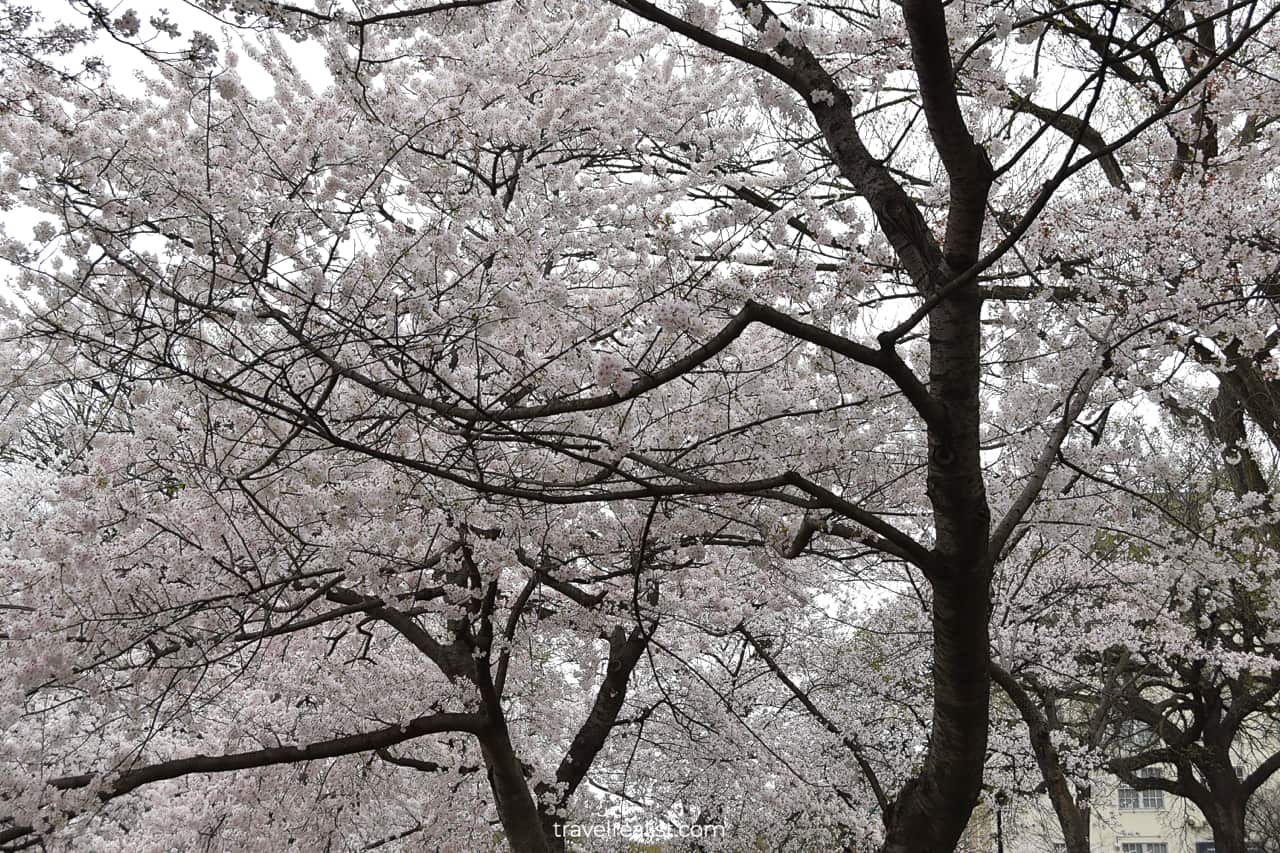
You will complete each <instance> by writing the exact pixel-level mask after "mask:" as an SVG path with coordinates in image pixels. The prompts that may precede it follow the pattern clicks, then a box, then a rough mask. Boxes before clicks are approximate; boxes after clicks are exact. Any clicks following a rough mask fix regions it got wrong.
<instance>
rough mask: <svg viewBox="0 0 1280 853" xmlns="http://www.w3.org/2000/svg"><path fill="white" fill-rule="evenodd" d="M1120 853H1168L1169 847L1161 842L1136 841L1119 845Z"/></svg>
mask: <svg viewBox="0 0 1280 853" xmlns="http://www.w3.org/2000/svg"><path fill="white" fill-rule="evenodd" d="M1120 853H1169V845H1168V844H1165V843H1164V842H1163V841H1138V842H1136V843H1125V844H1121V845H1120Z"/></svg>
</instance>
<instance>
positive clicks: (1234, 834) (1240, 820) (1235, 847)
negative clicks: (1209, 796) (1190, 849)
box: [1205, 800, 1248, 853]
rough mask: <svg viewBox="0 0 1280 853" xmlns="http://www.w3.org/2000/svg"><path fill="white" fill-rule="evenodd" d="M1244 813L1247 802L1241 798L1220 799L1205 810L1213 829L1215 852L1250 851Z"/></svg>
mask: <svg viewBox="0 0 1280 853" xmlns="http://www.w3.org/2000/svg"><path fill="white" fill-rule="evenodd" d="M1244 814H1245V804H1244V802H1242V801H1240V800H1231V801H1227V802H1222V801H1219V802H1216V803H1214V806H1213V808H1210V809H1207V810H1205V819H1206V820H1208V821H1209V826H1210V828H1212V829H1213V848H1214V851H1215V853H1248V845H1247V842H1246V838H1247V835H1246V832H1245V828H1244Z"/></svg>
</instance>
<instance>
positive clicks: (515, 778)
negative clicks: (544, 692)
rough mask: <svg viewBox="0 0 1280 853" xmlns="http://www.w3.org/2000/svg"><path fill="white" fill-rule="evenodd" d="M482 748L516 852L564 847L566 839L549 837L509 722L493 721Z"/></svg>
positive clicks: (535, 852) (537, 852)
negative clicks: (511, 735) (507, 724)
mask: <svg viewBox="0 0 1280 853" xmlns="http://www.w3.org/2000/svg"><path fill="white" fill-rule="evenodd" d="M480 751H481V753H482V754H483V755H484V763H485V766H486V767H487V768H488V771H489V786H490V788H491V789H492V790H493V800H494V803H495V804H496V805H497V808H498V820H499V821H501V822H502V829H503V831H504V832H505V833H506V836H507V843H508V844H509V845H510V847H511V851H512V853H553V851H556V850H563V849H564V840H563V839H556V838H554V837H553V838H550V839H549V838H548V837H547V835H546V834H545V833H544V831H543V823H542V816H541V815H540V814H539V813H538V806H537V803H535V802H534V799H533V795H532V793H530V791H529V785H528V783H527V782H526V781H525V778H524V768H523V766H522V765H521V764H520V759H519V758H518V757H517V756H516V753H515V749H514V748H513V747H512V746H511V738H510V735H509V734H508V732H507V727H506V723H505V722H502V721H501V720H498V721H495V722H494V723H491V724H490V726H489V728H488V729H487V730H486V731H485V733H484V734H483V735H481V737H480Z"/></svg>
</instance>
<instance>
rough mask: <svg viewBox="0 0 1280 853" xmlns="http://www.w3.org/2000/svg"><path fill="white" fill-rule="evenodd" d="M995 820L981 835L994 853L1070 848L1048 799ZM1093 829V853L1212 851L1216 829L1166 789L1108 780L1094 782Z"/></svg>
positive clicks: (1016, 808)
mask: <svg viewBox="0 0 1280 853" xmlns="http://www.w3.org/2000/svg"><path fill="white" fill-rule="evenodd" d="M992 817H993V816H992V815H987V816H986V820H984V821H983V822H984V823H985V824H986V826H985V827H984V830H986V832H982V833H981V834H984V835H985V834H987V832H990V835H989V837H990V839H991V842H990V850H991V851H997V850H999V849H1000V848H1001V847H1003V850H1004V853H1057V851H1060V850H1065V849H1066V848H1065V846H1064V845H1063V844H1062V832H1061V830H1060V829H1059V827H1058V819H1057V816H1056V815H1055V814H1054V811H1053V808H1052V806H1051V805H1050V804H1049V801H1048V799H1047V798H1043V799H1042V800H1041V801H1039V803H1038V804H1037V805H1035V806H1032V807H1028V806H1027V805H1025V804H1024V805H1022V806H1017V805H1010V806H1006V807H1005V808H1004V809H1003V810H1002V813H1001V815H1000V820H998V821H996V820H992ZM997 825H998V827H997ZM1089 829H1090V832H1089V840H1090V843H1091V850H1092V851H1093V853H1214V845H1213V831H1212V830H1211V829H1210V828H1209V825H1208V823H1207V822H1206V821H1205V819H1204V816H1203V815H1202V814H1201V813H1200V810H1199V809H1198V808H1197V807H1196V806H1195V805H1194V804H1193V803H1190V802H1188V801H1186V800H1184V799H1182V798H1180V797H1175V796H1173V795H1172V794H1168V793H1165V792H1163V791H1137V790H1134V789H1133V788H1130V787H1129V786H1127V785H1123V784H1121V783H1119V782H1118V781H1117V780H1116V779H1114V778H1113V777H1110V776H1107V777H1103V778H1100V779H1098V780H1097V781H1096V782H1095V783H1094V786H1093V811H1092V814H1091V821H1090V827H1089ZM975 834H978V833H975ZM999 836H1003V838H1001V837H999ZM971 837H972V836H971ZM1002 842H1003V843H1002ZM984 846H985V845H984Z"/></svg>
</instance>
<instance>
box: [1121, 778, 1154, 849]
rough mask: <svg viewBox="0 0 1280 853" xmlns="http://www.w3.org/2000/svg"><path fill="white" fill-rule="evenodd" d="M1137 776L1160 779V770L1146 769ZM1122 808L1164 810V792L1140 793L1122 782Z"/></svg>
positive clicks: (1125, 809) (1130, 809) (1127, 809)
mask: <svg viewBox="0 0 1280 853" xmlns="http://www.w3.org/2000/svg"><path fill="white" fill-rule="evenodd" d="M1135 775H1136V776H1139V777H1141V778H1143V779H1159V778H1160V770H1159V769H1158V768H1156V767H1144V768H1142V769H1141V770H1139V771H1138V772H1137V773H1136V774H1135ZM1120 808H1121V809H1122V810H1124V811H1154V810H1156V809H1162V808H1164V791H1138V790H1135V789H1133V788H1130V787H1129V786H1128V785H1126V784H1124V783H1123V782H1121V783H1120ZM1140 853H1141V852H1140Z"/></svg>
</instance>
